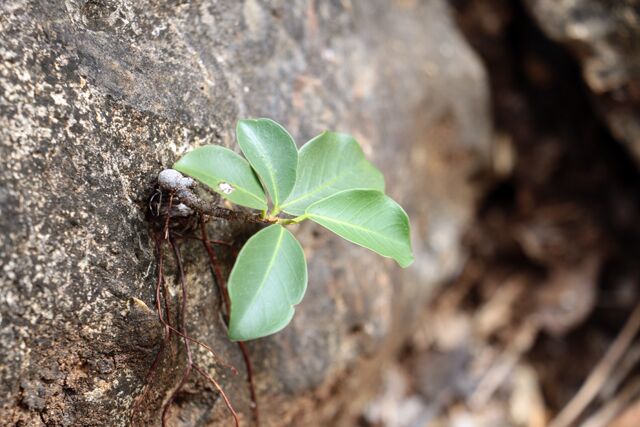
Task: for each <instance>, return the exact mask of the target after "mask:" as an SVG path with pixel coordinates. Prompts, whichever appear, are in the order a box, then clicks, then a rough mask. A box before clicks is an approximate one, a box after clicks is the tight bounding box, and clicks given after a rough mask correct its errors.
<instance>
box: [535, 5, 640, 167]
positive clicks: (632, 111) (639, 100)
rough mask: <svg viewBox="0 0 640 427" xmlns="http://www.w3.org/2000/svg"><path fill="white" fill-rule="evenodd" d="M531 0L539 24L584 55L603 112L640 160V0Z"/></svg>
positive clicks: (588, 78)
mask: <svg viewBox="0 0 640 427" xmlns="http://www.w3.org/2000/svg"><path fill="white" fill-rule="evenodd" d="M526 3H527V5H528V6H529V10H530V11H531V13H532V15H533V16H534V17H535V18H536V20H537V22H538V25H539V26H540V28H541V29H542V30H543V31H544V32H545V33H546V34H547V35H548V36H549V37H551V38H552V39H554V40H556V41H558V42H560V43H562V44H563V45H565V46H566V47H567V48H568V49H570V50H571V52H572V53H573V54H574V55H575V56H576V58H577V59H578V60H579V61H580V64H581V67H582V72H583V75H584V79H585V82H586V84H587V85H588V87H589V88H590V89H591V91H592V92H593V94H594V97H595V99H596V101H597V103H598V107H599V110H600V113H601V115H602V116H603V117H604V119H605V120H606V121H607V123H608V125H609V128H610V129H611V132H612V133H613V135H614V136H615V137H616V138H617V139H618V140H620V141H622V142H623V143H624V144H626V145H627V147H628V149H629V151H630V152H631V153H632V154H633V155H634V157H635V159H636V162H637V163H639V164H640V43H639V42H638V40H640V1H638V0H618V1H611V2H607V1H604V2H603V1H598V0H563V1H556V0H527V2H526Z"/></svg>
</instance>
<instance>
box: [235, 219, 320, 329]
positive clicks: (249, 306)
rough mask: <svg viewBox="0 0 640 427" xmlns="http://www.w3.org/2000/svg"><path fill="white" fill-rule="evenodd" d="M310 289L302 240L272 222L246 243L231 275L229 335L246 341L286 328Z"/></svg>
mask: <svg viewBox="0 0 640 427" xmlns="http://www.w3.org/2000/svg"><path fill="white" fill-rule="evenodd" d="M306 288H307V263H306V261H305V258H304V253H303V252H302V248H301V247H300V244H299V243H298V241H297V240H296V239H295V237H293V235H292V234H291V233H290V232H289V231H288V230H286V229H285V228H284V227H282V226H281V225H278V224H274V225H271V226H269V227H267V228H265V229H263V230H261V231H260V232H258V233H256V234H254V235H253V236H252V237H251V238H250V239H249V240H248V241H247V243H246V244H245V245H244V246H243V248H242V250H241V251H240V254H239V255H238V259H237V260H236V263H235V265H234V266H233V270H232V271H231V276H230V277H229V297H230V298H231V316H230V317H231V318H230V321H229V338H230V339H232V340H234V341H246V340H251V339H255V338H260V337H264V336H266V335H271V334H273V333H275V332H278V331H279V330H281V329H282V328H284V327H285V326H286V325H287V324H288V323H289V322H290V321H291V318H292V317H293V313H294V308H293V306H294V305H296V304H298V303H299V302H300V301H301V300H302V297H303V295H304V292H305V290H306Z"/></svg>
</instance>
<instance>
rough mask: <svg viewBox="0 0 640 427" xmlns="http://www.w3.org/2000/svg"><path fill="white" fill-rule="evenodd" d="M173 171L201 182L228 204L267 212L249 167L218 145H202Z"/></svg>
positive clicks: (235, 155)
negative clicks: (228, 202) (231, 203)
mask: <svg viewBox="0 0 640 427" xmlns="http://www.w3.org/2000/svg"><path fill="white" fill-rule="evenodd" d="M173 169H175V170H177V171H180V172H182V173H183V174H185V175H188V176H190V177H192V178H195V179H196V180H198V181H200V182H202V183H203V184H205V185H206V186H207V187H209V188H211V189H212V190H213V191H215V192H216V193H218V194H220V195H221V196H222V197H224V198H225V199H228V200H229V201H231V202H233V203H235V204H238V205H241V206H246V207H249V208H254V209H260V210H265V209H267V197H266V195H265V193H264V190H263V189H262V185H260V181H259V180H258V177H257V176H256V174H255V172H254V171H253V169H251V166H250V165H249V163H248V162H247V161H246V160H245V159H243V158H242V157H240V156H239V155H238V154H236V153H234V152H233V151H231V150H229V149H228V148H225V147H220V146H218V145H204V146H202V147H198V148H195V149H193V150H191V151H189V152H188V153H187V154H185V155H184V156H183V157H182V158H181V159H180V160H178V161H177V162H176V163H175V164H174V165H173Z"/></svg>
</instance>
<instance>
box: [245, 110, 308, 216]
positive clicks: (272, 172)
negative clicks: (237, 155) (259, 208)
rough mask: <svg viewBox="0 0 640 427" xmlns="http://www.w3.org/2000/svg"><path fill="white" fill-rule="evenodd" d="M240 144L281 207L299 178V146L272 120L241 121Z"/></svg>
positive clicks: (274, 202) (273, 199)
mask: <svg viewBox="0 0 640 427" xmlns="http://www.w3.org/2000/svg"><path fill="white" fill-rule="evenodd" d="M236 133H237V137H238V144H240V148H241V149H242V152H243V153H244V156H245V157H246V158H247V160H249V163H251V166H253V168H254V169H255V170H256V172H257V173H258V176H259V177H260V180H261V181H262V182H263V183H264V185H265V187H266V188H267V191H268V192H269V195H270V196H271V200H272V201H273V204H274V206H275V207H276V208H277V207H278V206H279V205H280V204H281V203H282V202H283V201H284V200H285V199H286V198H287V196H288V195H289V193H290V192H291V189H292V188H293V185H294V184H295V181H296V170H297V168H298V149H297V148H296V145H295V143H294V142H293V138H291V135H289V133H287V131H286V130H285V129H284V128H283V127H282V126H280V125H279V124H278V123H276V122H274V121H273V120H270V119H249V120H239V121H238V126H237V130H236Z"/></svg>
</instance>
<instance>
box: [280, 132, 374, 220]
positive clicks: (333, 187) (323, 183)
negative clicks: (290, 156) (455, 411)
mask: <svg viewBox="0 0 640 427" xmlns="http://www.w3.org/2000/svg"><path fill="white" fill-rule="evenodd" d="M356 188H368V189H372V190H379V191H382V192H384V177H383V176H382V173H381V172H380V171H379V170H378V169H377V168H376V167H375V166H373V165H372V164H371V163H370V162H369V161H368V160H367V159H366V158H365V157H364V153H363V152H362V148H360V145H359V144H358V142H357V141H356V140H355V139H354V138H353V137H351V136H350V135H346V134H341V133H334V132H323V133H321V134H320V135H318V136H316V137H315V138H313V139H312V140H310V141H309V142H307V143H306V144H305V145H304V146H303V147H302V148H301V149H300V153H299V160H298V176H297V178H296V184H295V186H294V187H293V190H292V191H291V194H289V197H288V198H287V200H286V201H285V202H284V203H283V204H282V210H283V211H285V212H287V213H289V214H292V215H302V214H303V213H304V211H305V209H306V208H307V207H308V206H309V205H311V204H313V203H315V202H317V201H318V200H321V199H324V198H325V197H328V196H331V195H332V194H335V193H337V192H339V191H343V190H350V189H356Z"/></svg>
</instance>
